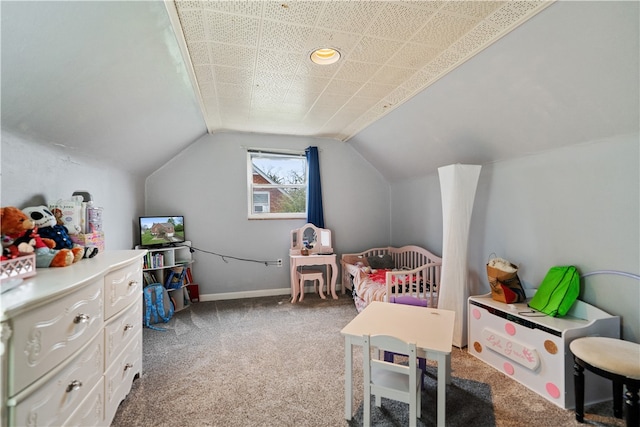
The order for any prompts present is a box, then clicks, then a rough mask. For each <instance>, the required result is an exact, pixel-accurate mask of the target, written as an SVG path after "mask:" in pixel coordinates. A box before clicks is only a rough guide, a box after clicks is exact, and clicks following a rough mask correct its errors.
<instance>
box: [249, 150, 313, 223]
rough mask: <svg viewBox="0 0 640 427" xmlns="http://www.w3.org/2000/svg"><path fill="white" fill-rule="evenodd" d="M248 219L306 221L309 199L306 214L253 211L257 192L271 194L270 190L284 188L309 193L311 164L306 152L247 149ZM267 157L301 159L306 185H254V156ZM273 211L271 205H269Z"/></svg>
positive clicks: (306, 201) (305, 207)
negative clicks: (254, 196) (301, 189)
mask: <svg viewBox="0 0 640 427" xmlns="http://www.w3.org/2000/svg"><path fill="white" fill-rule="evenodd" d="M246 151H247V209H248V212H247V218H248V219H306V218H307V210H308V206H307V204H308V200H307V199H308V198H305V206H304V212H262V213H255V212H254V209H253V194H254V189H255V191H265V192H267V193H268V192H269V191H268V190H269V189H274V188H275V189H282V188H304V190H305V194H308V191H309V164H308V162H307V156H306V154H305V152H304V151H297V150H279V149H273V150H271V149H267V150H265V149H258V148H247V149H246ZM256 154H258V155H266V156H274V157H279V156H280V157H287V158H300V159H302V160H303V161H304V164H305V171H304V184H254V182H253V161H252V159H253V156H254V155H256ZM269 203H271V194H269ZM269 210H271V205H269Z"/></svg>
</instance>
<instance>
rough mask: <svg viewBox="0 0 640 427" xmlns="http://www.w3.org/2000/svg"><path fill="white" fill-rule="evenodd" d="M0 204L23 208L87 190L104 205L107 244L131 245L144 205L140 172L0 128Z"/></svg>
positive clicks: (118, 246) (111, 245) (128, 246)
mask: <svg viewBox="0 0 640 427" xmlns="http://www.w3.org/2000/svg"><path fill="white" fill-rule="evenodd" d="M1 172H2V175H1V178H2V187H1V189H2V191H1V192H0V204H1V205H2V206H3V207H4V206H15V207H17V208H20V209H22V208H25V207H27V206H38V205H41V204H44V205H47V204H48V203H50V202H54V201H56V200H58V199H61V198H68V197H71V195H72V194H73V192H74V191H78V190H80V191H88V192H90V193H91V194H92V196H93V199H94V202H95V204H96V206H101V207H103V208H104V211H103V226H104V230H105V248H106V249H131V248H132V247H133V245H134V241H135V240H134V237H135V233H137V231H136V228H135V227H134V220H133V219H134V218H137V217H138V215H140V214H142V212H143V207H144V203H143V201H144V178H142V177H139V176H136V175H131V174H129V173H126V172H123V171H121V170H118V169H114V168H112V167H109V166H107V165H105V164H101V163H97V162H95V161H92V160H90V159H86V158H82V157H79V156H76V155H74V153H73V152H70V151H69V150H63V149H60V148H58V147H57V146H54V145H52V144H46V143H42V142H39V141H28V140H24V139H22V138H20V137H18V136H15V135H13V134H11V133H9V132H6V131H2V171H1Z"/></svg>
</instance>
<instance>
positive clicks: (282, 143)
mask: <svg viewBox="0 0 640 427" xmlns="http://www.w3.org/2000/svg"><path fill="white" fill-rule="evenodd" d="M310 145H315V146H317V147H318V148H319V150H320V173H321V178H322V192H323V204H324V215H325V227H326V228H329V229H331V230H332V232H333V246H334V250H335V251H336V252H337V253H338V254H341V253H345V252H356V251H358V252H359V251H361V250H364V249H366V248H368V247H372V246H379V245H383V246H384V245H388V244H389V238H390V237H389V236H390V228H389V224H390V211H389V186H388V184H387V183H386V182H385V181H384V179H383V178H382V176H381V175H380V174H379V173H378V172H377V171H376V170H375V169H373V167H371V166H370V165H369V164H368V163H367V162H366V161H364V160H363V159H362V157H361V156H360V155H359V154H357V153H356V152H355V151H354V150H353V149H352V148H351V147H350V146H349V145H348V144H345V143H342V142H339V141H335V140H330V139H320V138H308V137H293V136H274V135H258V134H243V133H218V134H215V135H205V136H204V137H202V138H200V139H199V140H198V141H196V142H195V143H194V144H192V145H191V146H190V147H189V148H187V149H186V150H184V151H183V152H182V153H181V154H180V155H179V156H177V157H175V158H174V159H172V161H170V162H168V163H167V164H166V165H165V166H164V167H162V168H161V169H159V170H158V171H156V172H155V173H153V174H152V175H151V176H149V177H148V178H147V182H146V214H148V215H167V214H178V215H185V230H186V235H187V239H189V240H191V241H192V242H193V245H194V246H195V247H197V248H200V249H202V250H203V251H209V252H214V253H217V254H223V255H230V256H234V257H238V258H247V259H255V260H271V261H273V260H276V259H278V258H282V259H283V260H284V267H283V268H276V267H273V266H270V267H266V266H265V265H264V264H260V263H253V262H246V261H238V260H231V259H229V260H228V262H224V261H223V260H222V259H221V257H219V256H216V255H212V254H208V253H205V252H201V251H197V252H196V253H194V259H195V260H196V262H195V264H194V266H193V272H194V276H195V280H196V281H197V282H198V283H199V284H200V294H201V295H203V299H206V298H208V297H207V295H209V298H220V297H221V295H220V294H234V295H235V296H238V297H239V296H250V295H261V294H262V295H264V294H268V293H282V292H283V290H284V291H285V292H286V291H287V289H289V287H290V284H289V268H288V265H289V262H288V254H289V233H290V231H291V230H292V229H295V228H299V227H300V226H302V225H304V223H305V222H306V221H304V220H248V219H247V171H246V168H247V157H246V148H254V147H255V148H267V149H278V148H281V149H289V150H291V149H293V150H301V151H304V149H305V148H306V147H308V146H310ZM338 283H339V281H338ZM213 294H218V295H217V296H216V295H213ZM225 297H228V295H226V296H225Z"/></svg>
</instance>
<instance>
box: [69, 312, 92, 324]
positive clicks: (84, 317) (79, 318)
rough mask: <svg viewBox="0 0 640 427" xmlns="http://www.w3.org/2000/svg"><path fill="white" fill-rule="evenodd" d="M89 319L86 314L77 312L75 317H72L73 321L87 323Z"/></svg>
mask: <svg viewBox="0 0 640 427" xmlns="http://www.w3.org/2000/svg"><path fill="white" fill-rule="evenodd" d="M88 321H89V315H88V314H78V315H77V316H76V318H75V319H73V323H87V322H88Z"/></svg>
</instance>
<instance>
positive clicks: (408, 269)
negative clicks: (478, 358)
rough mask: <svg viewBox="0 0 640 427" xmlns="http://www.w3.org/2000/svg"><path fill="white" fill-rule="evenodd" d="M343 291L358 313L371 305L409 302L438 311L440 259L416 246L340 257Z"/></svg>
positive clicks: (375, 250)
mask: <svg viewBox="0 0 640 427" xmlns="http://www.w3.org/2000/svg"><path fill="white" fill-rule="evenodd" d="M340 262H341V264H342V291H343V293H344V292H345V288H350V289H351V292H352V295H353V300H354V303H355V305H356V309H357V310H358V312H360V311H362V310H363V309H364V308H365V307H366V306H367V305H368V304H369V303H370V302H371V301H390V302H394V301H396V300H398V301H399V300H401V299H406V298H409V297H412V298H409V299H412V300H413V301H412V303H413V304H420V305H424V306H427V307H434V308H435V307H437V305H438V290H439V287H440V268H441V266H442V258H440V257H437V256H435V255H434V254H432V253H431V252H429V251H428V250H426V249H424V248H421V247H419V246H403V247H401V248H396V247H392V246H389V247H386V248H372V249H369V250H366V251H364V252H360V253H357V254H343V255H342V257H341V261H340ZM415 298H417V300H414V299H415Z"/></svg>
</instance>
